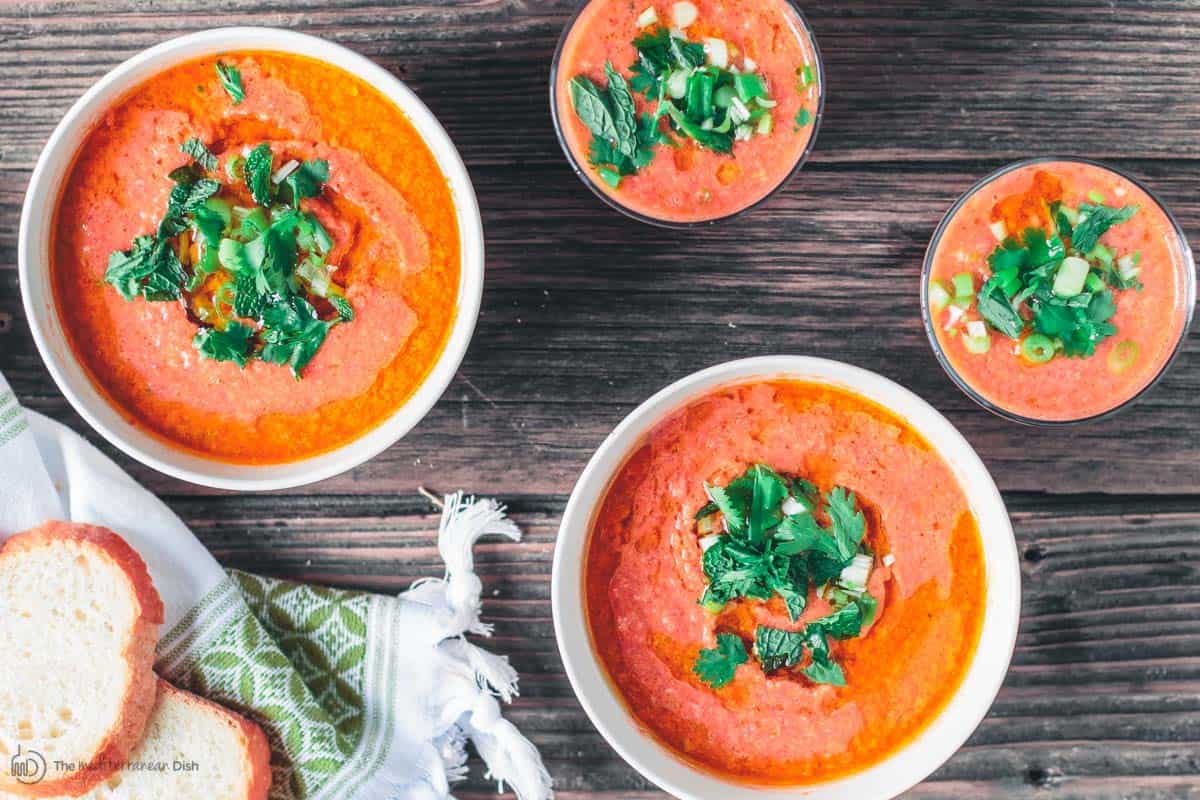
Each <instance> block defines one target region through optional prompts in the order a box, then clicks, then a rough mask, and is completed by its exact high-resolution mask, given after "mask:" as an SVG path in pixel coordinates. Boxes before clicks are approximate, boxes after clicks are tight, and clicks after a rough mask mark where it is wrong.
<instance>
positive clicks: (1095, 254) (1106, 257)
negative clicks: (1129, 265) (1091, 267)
mask: <svg viewBox="0 0 1200 800" xmlns="http://www.w3.org/2000/svg"><path fill="white" fill-rule="evenodd" d="M1087 257H1088V258H1094V259H1096V260H1097V261H1099V262H1100V263H1101V264H1103V265H1104V267H1105V268H1106V269H1112V263H1113V251H1112V250H1109V249H1108V248H1107V247H1105V246H1104V245H1102V244H1100V243H1098V242H1097V244H1096V246H1095V247H1093V248H1092V250H1091V252H1090V253H1088V254H1087Z"/></svg>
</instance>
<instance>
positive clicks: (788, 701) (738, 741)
mask: <svg viewBox="0 0 1200 800" xmlns="http://www.w3.org/2000/svg"><path fill="white" fill-rule="evenodd" d="M584 575H585V587H584V588H585V598H586V606H587V608H586V611H587V618H588V624H589V627H590V632H591V635H592V641H593V646H594V648H595V650H596V652H597V654H598V656H599V658H600V661H601V663H602V664H603V666H604V667H605V670H606V672H607V673H608V676H609V678H610V680H611V681H612V683H613V684H614V685H615V688H616V690H617V691H618V693H619V695H620V696H621V697H622V698H623V699H624V701H625V703H626V706H627V708H628V709H629V712H630V713H631V714H632V715H634V716H635V717H636V718H637V719H638V720H639V721H640V722H641V724H642V725H643V726H644V727H645V728H646V729H648V730H649V731H651V732H653V733H654V734H655V735H656V736H657V737H658V738H659V739H660V740H661V741H662V742H664V743H665V744H666V745H668V746H669V747H671V748H672V749H673V750H675V751H676V752H678V753H679V754H681V755H682V756H683V757H684V758H685V759H686V760H688V761H690V762H692V763H694V764H696V765H698V766H700V767H702V768H705V769H708V770H711V771H713V772H716V773H718V774H721V775H724V776H727V777H730V778H733V779H735V780H740V781H742V782H746V783H754V784H790V785H795V784H805V783H814V782H819V781H823V780H827V779H831V778H835V777H840V776H844V775H847V774H850V773H853V772H858V771H861V770H863V769H866V768H867V767H870V766H873V765H874V764H876V763H878V762H880V761H882V760H883V759H884V758H886V757H887V756H888V755H890V754H892V753H893V752H895V751H897V750H899V749H900V748H902V747H903V746H904V745H906V744H907V743H908V742H909V741H911V740H912V739H913V738H914V737H915V736H916V735H917V734H918V733H920V732H921V731H922V730H923V729H924V728H925V726H926V725H928V724H929V723H930V722H931V721H932V720H933V719H934V718H935V717H936V716H937V715H938V714H939V712H940V711H941V710H942V709H943V707H944V706H945V705H946V704H947V703H948V701H949V700H950V698H951V697H952V696H953V695H954V693H955V691H956V690H957V689H958V686H959V685H960V683H961V681H962V679H963V677H964V675H965V674H966V672H967V670H968V668H969V666H970V664H971V662H972V659H973V658H974V653H975V648H976V645H977V644H978V641H979V637H980V632H981V628H982V623H983V615H984V606H985V599H986V598H985V595H986V569H985V565H984V559H983V547H982V542H981V539H980V534H979V529H978V526H977V523H976V520H975V518H974V516H973V514H972V512H971V509H970V507H969V505H968V501H967V498H966V495H965V493H964V491H963V489H962V487H961V486H960V485H959V484H958V482H957V480H956V478H955V475H954V473H953V472H952V470H951V468H950V466H949V465H948V464H947V463H946V462H945V461H944V460H943V458H942V457H941V456H940V455H939V454H938V453H937V452H936V451H934V449H933V448H932V447H931V446H930V445H929V444H928V443H927V442H926V441H925V440H924V439H923V438H922V437H921V436H920V434H918V433H917V432H916V431H915V430H914V429H913V428H912V427H910V426H909V425H907V424H906V423H905V422H904V421H902V420H901V419H899V418H897V417H896V416H894V415H893V414H892V413H891V412H889V411H887V410H886V409H884V408H882V407H881V406H878V405H876V404H875V403H873V402H871V401H869V400H866V399H865V398H863V397H860V396H858V395H856V394H852V393H850V392H847V391H845V390H841V389H836V388H831V387H829V386H824V385H817V384H810V383H801V382H797V381H788V380H778V381H765V382H763V381H760V382H752V383H743V384H737V385H732V386H727V387H723V388H720V389H717V390H714V391H712V392H709V393H708V394H706V395H704V396H702V397H701V398H699V399H697V400H694V401H693V402H691V403H690V404H688V405H687V406H686V407H684V408H682V409H680V410H678V411H676V412H674V413H672V414H671V415H669V416H668V417H667V418H665V419H664V420H662V421H661V422H659V423H658V424H657V425H656V426H655V427H654V428H653V429H652V430H651V431H650V432H649V433H648V434H647V435H646V436H645V438H644V439H643V440H642V442H641V443H640V444H639V445H638V447H637V448H636V450H635V451H634V452H633V453H632V454H631V455H630V456H629V458H628V459H627V461H626V462H625V463H624V465H623V466H622V467H621V468H620V470H619V471H618V473H617V475H616V477H615V478H614V479H613V481H612V483H611V484H610V486H609V487H608V489H607V491H606V494H605V497H604V500H603V502H602V504H601V506H600V508H599V510H598V512H597V514H596V516H595V518H594V521H593V523H592V529H591V532H590V538H589V540H588V545H587V556H586V563H585V570H584Z"/></svg>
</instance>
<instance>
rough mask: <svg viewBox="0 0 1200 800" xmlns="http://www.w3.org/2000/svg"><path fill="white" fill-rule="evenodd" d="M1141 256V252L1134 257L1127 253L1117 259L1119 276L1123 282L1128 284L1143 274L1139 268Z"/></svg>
mask: <svg viewBox="0 0 1200 800" xmlns="http://www.w3.org/2000/svg"><path fill="white" fill-rule="evenodd" d="M1140 256H1141V251H1138V252H1136V253H1134V254H1133V255H1130V254H1128V253H1126V254H1125V255H1123V256H1121V257H1120V258H1118V259H1117V274H1118V275H1120V276H1121V280H1123V281H1125V282H1126V283H1128V282H1130V281H1132V280H1134V279H1135V278H1137V276H1138V275H1139V274H1141V269H1140V268H1138V266H1137V263H1138V260H1139V257H1140Z"/></svg>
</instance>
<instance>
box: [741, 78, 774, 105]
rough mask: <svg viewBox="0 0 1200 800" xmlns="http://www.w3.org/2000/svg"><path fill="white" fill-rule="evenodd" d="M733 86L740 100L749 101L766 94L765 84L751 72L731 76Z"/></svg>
mask: <svg viewBox="0 0 1200 800" xmlns="http://www.w3.org/2000/svg"><path fill="white" fill-rule="evenodd" d="M733 88H734V90H735V91H736V92H737V95H738V97H740V98H741V99H742V102H745V103H749V102H750V101H751V100H753V99H755V98H757V97H766V96H767V84H766V82H765V81H763V79H762V78H761V77H759V76H758V75H756V74H754V73H753V72H748V73H742V74H741V75H734V76H733Z"/></svg>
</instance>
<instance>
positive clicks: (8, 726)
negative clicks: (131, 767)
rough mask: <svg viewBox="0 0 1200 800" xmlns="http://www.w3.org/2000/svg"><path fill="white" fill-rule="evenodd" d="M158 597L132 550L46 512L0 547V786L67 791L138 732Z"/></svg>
mask: <svg viewBox="0 0 1200 800" xmlns="http://www.w3.org/2000/svg"><path fill="white" fill-rule="evenodd" d="M162 621H163V606H162V600H161V599H160V598H159V596H158V592H157V591H156V590H155V588H154V583H153V581H151V579H150V575H149V573H148V572H147V571H146V565H145V563H144V562H143V561H142V559H141V557H140V556H139V555H138V554H137V552H136V551H135V550H134V549H133V548H132V547H130V546H129V545H128V544H127V543H126V542H125V540H124V539H122V538H121V537H120V536H118V535H117V534H115V533H113V532H112V531H110V530H108V529H107V528H101V527H97V526H94V525H78V524H73V523H67V522H49V523H46V524H45V525H42V526H40V527H37V528H34V529H32V530H29V531H26V532H25V533H21V534H17V535H16V536H13V537H11V538H10V539H8V540H7V541H6V542H4V544H3V546H2V547H0V675H2V676H3V679H2V680H0V791H5V792H9V793H12V794H15V795H18V796H23V797H53V796H56V795H68V796H74V795H79V794H82V793H83V792H85V791H87V790H88V789H90V788H92V787H93V786H95V785H96V784H98V783H99V782H100V781H103V780H104V779H106V778H108V777H109V776H110V775H112V774H113V773H114V772H115V771H116V770H117V769H119V768H120V766H121V764H122V763H124V762H125V760H126V759H127V757H128V755H129V753H130V752H131V751H132V750H133V748H134V747H135V746H136V745H137V744H138V742H139V741H140V740H141V738H142V731H143V729H144V728H145V725H146V720H147V719H148V718H149V716H150V711H151V709H152V708H153V706H154V698H155V694H156V689H155V684H156V680H157V678H156V677H155V675H154V671H153V664H154V647H155V645H156V644H157V642H158V629H159V626H160V625H161V624H162Z"/></svg>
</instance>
